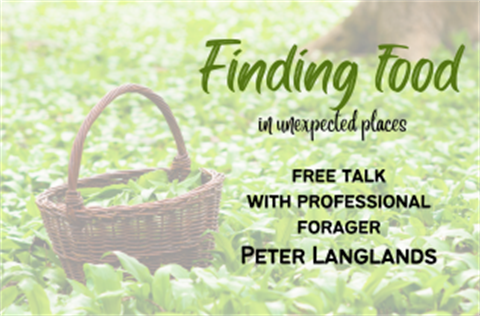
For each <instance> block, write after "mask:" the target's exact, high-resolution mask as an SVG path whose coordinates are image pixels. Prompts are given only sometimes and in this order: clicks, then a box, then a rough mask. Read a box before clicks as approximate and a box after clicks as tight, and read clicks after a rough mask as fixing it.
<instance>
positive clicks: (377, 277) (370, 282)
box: [362, 266, 390, 296]
mask: <svg viewBox="0 0 480 316" xmlns="http://www.w3.org/2000/svg"><path fill="white" fill-rule="evenodd" d="M389 269H390V267H389V266H379V267H375V270H373V272H372V274H371V275H370V277H368V279H367V282H365V285H364V286H363V288H362V291H363V292H364V293H365V295H367V296H370V295H372V293H373V292H374V291H375V289H376V288H377V286H378V285H379V284H380V282H381V281H382V280H383V278H384V277H385V275H386V274H387V272H388V270H389Z"/></svg>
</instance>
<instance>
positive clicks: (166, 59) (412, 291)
mask: <svg viewBox="0 0 480 316" xmlns="http://www.w3.org/2000/svg"><path fill="white" fill-rule="evenodd" d="M354 5H355V4H354V3H329V2H323V3H320V2H317V3H300V2H278V3H275V2H255V3H247V2H237V3H220V2H210V3H208V2H205V3H180V2H169V3H145V2H138V3H125V2H122V3H114V2H94V3H77V2H65V3H62V2H56V3H55V2H53V3H52V2H51V3H48V2H43V3H40V2H38V3H15V2H3V3H2V6H3V7H2V30H1V32H2V43H1V44H2V63H3V64H2V76H3V77H2V98H3V104H2V112H3V125H2V131H1V132H2V166H1V168H2V169H1V170H2V175H1V177H2V197H1V199H2V233H1V234H2V245H1V256H2V306H1V309H2V313H4V314H6V315H8V314H9V315H20V314H33V315H38V314H69V315H70V314H90V315H91V314H96V315H104V314H120V313H122V314H153V313H159V314H161V313H169V314H172V313H179V314H184V313H193V314H257V315H258V314H302V313H312V314H326V313H331V314H335V315H347V314H348V315H352V314H356V315H360V314H363V315H375V314H388V315H390V314H392V315H394V314H414V313H415V314H423V313H432V314H436V315H443V314H445V315H451V314H454V315H459V314H465V315H474V314H476V313H478V309H479V303H478V302H479V298H480V297H479V296H480V294H479V293H480V292H479V282H480V277H479V274H478V272H479V270H478V269H479V261H478V248H479V232H480V225H479V218H478V215H479V203H478V201H479V197H478V192H479V179H478V173H479V161H480V159H479V145H478V133H479V121H478V118H479V95H478V88H479V81H478V69H479V67H478V50H475V49H474V48H473V47H474V46H473V45H472V44H471V43H468V42H465V37H462V35H461V34H460V35H459V36H457V37H456V38H455V39H454V41H455V43H457V44H458V45H459V44H460V43H465V44H466V46H467V48H466V51H465V53H464V56H463V59H462V62H461V69H460V74H459V86H460V91H461V92H460V93H455V92H452V91H445V92H438V91H436V90H434V89H431V88H429V89H427V91H425V92H424V93H422V94H419V93H416V92H414V91H412V90H411V89H406V90H404V91H403V92H402V93H399V94H398V93H391V92H389V91H385V93H380V92H378V91H376V90H375V89H374V85H373V80H374V75H375V69H376V64H377V57H376V56H366V57H355V58H353V57H351V56H348V55H345V54H342V53H340V54H337V55H326V56H322V58H330V59H332V60H333V61H334V63H335V65H338V63H339V62H340V61H341V60H342V59H344V58H348V59H352V60H355V61H356V62H357V63H358V64H359V78H358V81H357V85H356V88H355V91H354V94H353V97H352V99H351V100H350V101H349V103H348V104H347V105H346V106H345V108H344V109H343V110H342V114H344V115H350V113H352V112H353V110H354V109H358V111H359V118H360V119H363V118H368V117H369V115H370V114H371V112H372V111H373V110H374V109H378V113H379V117H381V118H385V119H386V118H390V119H393V118H405V119H407V120H408V125H407V128H408V130H407V132H405V133H370V134H368V136H367V139H366V141H364V142H362V141H360V135H359V134H358V133H357V134H354V133H346V134H343V133H323V134H318V135H317V137H316V140H315V141H314V142H311V141H310V140H309V138H308V135H303V134H299V135H297V136H295V137H291V136H284V135H278V134H277V135H273V136H267V135H265V134H261V133H259V132H258V131H257V118H258V117H259V116H274V117H278V118H288V117H290V116H296V117H299V118H318V119H321V118H328V117H331V116H333V114H334V112H332V111H331V110H330V109H329V108H330V107H332V106H335V105H336V104H338V100H339V98H340V97H341V94H335V93H332V94H329V95H325V94H324V93H323V92H322V91H321V89H320V88H319V85H318V84H317V87H318V89H314V90H313V91H312V92H309V93H288V92H286V91H283V90H282V89H280V90H279V91H276V92H268V91H266V89H264V92H262V94H261V95H259V94H257V93H256V92H255V90H254V88H253V84H252V85H250V87H249V88H248V89H247V90H246V91H245V92H243V93H238V92H237V93H231V92H230V91H228V90H227V88H226V84H225V77H224V76H223V77H222V76H221V75H213V76H212V78H211V80H210V84H209V86H210V91H211V93H210V94H209V95H207V94H205V93H204V92H203V91H202V90H201V86H200V79H201V75H200V73H199V71H198V70H199V69H200V68H201V67H202V66H203V64H204V62H205V60H206V58H207V56H208V53H209V49H208V48H206V47H205V42H206V41H207V40H209V39H213V38H238V39H241V40H242V49H243V52H242V54H241V55H240V56H241V59H242V61H247V60H248V61H250V62H253V61H256V60H258V59H260V58H261V59H265V60H266V61H267V63H271V62H272V61H274V60H276V59H278V58H285V57H286V55H287V53H288V50H289V49H290V47H291V46H292V45H293V44H297V45H304V44H306V43H308V42H309V41H311V40H313V39H315V38H317V37H318V36H320V35H321V34H325V32H327V31H328V30H329V29H330V28H331V27H332V26H333V25H335V24H336V23H338V22H339V21H341V20H342V18H343V17H345V16H347V15H348V14H349V12H350V11H351V8H352V7H353V6H354ZM458 45H457V47H458ZM226 52H230V50H226ZM226 52H222V53H221V56H220V60H221V61H223V62H226V61H228V58H229V56H231V55H230V53H228V54H227V53H226ZM340 56H341V57H340ZM453 56H454V52H452V51H448V50H445V51H442V50H437V51H435V52H434V54H433V56H432V59H433V60H434V61H436V64H438V63H437V62H438V61H439V60H443V59H447V58H453ZM127 82H133V83H139V84H142V85H145V86H147V87H149V88H151V89H153V90H154V91H155V92H158V93H159V94H160V95H161V96H163V97H164V99H165V100H166V101H167V102H168V103H169V105H170V106H171V108H172V111H173V113H174V115H175V116H176V118H177V120H178V123H179V125H180V127H181V129H182V132H183V135H184V138H185V140H186V143H187V149H188V151H189V153H190V156H191V158H192V161H194V162H195V163H197V164H198V165H200V166H202V167H205V168H211V169H215V170H217V171H220V172H224V173H225V174H226V175H227V179H226V182H225V185H224V191H223V200H222V205H221V213H220V217H219V232H218V234H216V235H215V239H216V250H215V252H214V260H213V262H212V266H211V267H209V268H205V269H200V268H194V269H192V270H191V271H186V270H184V269H183V268H181V267H179V266H175V265H172V266H165V267H163V268H161V269H160V270H159V271H157V273H156V274H155V276H153V277H151V276H149V274H148V276H145V275H143V276H142V275H138V274H135V273H132V271H130V270H128V267H129V265H127V264H125V265H124V268H125V269H126V270H128V271H129V272H130V273H131V274H132V275H133V276H134V277H133V278H123V276H122V273H117V272H114V271H113V270H112V268H111V267H109V266H102V265H100V266H95V265H88V266H87V267H86V269H90V271H93V272H92V273H91V275H93V276H97V277H92V278H91V279H90V280H89V281H88V282H87V286H82V285H80V284H77V283H75V282H72V281H69V280H67V279H66V278H65V274H64V272H63V270H62V269H61V266H60V265H59V261H58V258H57V257H56V256H55V255H54V254H53V252H52V251H51V250H48V249H47V248H48V247H47V246H45V243H47V244H48V243H49V241H48V237H47V235H46V232H45V230H44V228H43V224H42V220H41V217H40V214H39V212H38V210H37V209H36V207H35V205H34V203H33V201H34V196H36V195H38V194H39V193H40V192H42V191H44V190H45V189H47V188H49V187H50V186H53V185H58V184H61V183H64V182H65V181H66V176H67V170H68V159H69V152H70V149H71V145H72V142H73V139H74V137H75V135H76V132H77V131H78V129H79V127H80V124H81V122H82V121H83V119H84V118H85V116H86V115H87V114H88V112H89V110H90V109H91V108H92V107H93V106H94V105H95V103H96V102H97V101H98V100H99V99H100V98H101V97H102V96H103V95H104V94H105V93H106V92H108V91H109V90H110V89H112V88H113V87H116V86H118V85H120V84H123V83H127ZM174 155H175V147H174V142H173V139H172V136H171V135H170V132H169V130H168V128H167V124H166V123H165V121H164V120H163V118H162V116H161V114H160V113H159V111H158V110H157V109H156V108H155V107H154V106H153V105H152V104H150V103H149V102H148V100H144V99H143V98H141V97H139V96H136V95H126V96H122V97H121V98H120V99H118V100H116V101H115V102H114V103H113V104H112V105H111V106H110V107H109V108H108V109H107V110H106V111H105V112H104V113H103V114H102V115H101V116H100V118H99V119H98V120H97V122H96V123H95V124H94V126H93V128H92V129H91V131H90V133H89V135H88V137H87V141H86V143H85V150H84V155H83V161H82V165H81V171H80V177H86V176H90V175H94V174H99V173H104V172H107V171H110V170H118V169H136V168H143V167H153V166H158V167H166V166H168V165H169V164H170V162H171V160H172V159H173V157H174ZM307 167H312V168H336V169H340V168H369V169H373V168H385V169H386V170H387V171H386V175H387V184H386V185H380V184H379V185H363V184H342V183H337V184H329V185H324V184H316V185H313V184H308V185H293V184H292V183H291V169H293V168H307ZM338 192H343V193H352V194H369V193H387V192H388V193H406V194H418V195H420V194H425V195H427V196H428V199H429V202H430V204H432V205H433V207H432V209H427V210H424V209H390V210H388V209H387V210H382V209H373V210H370V209H366V210H350V209H329V210H324V209H320V210H318V209H307V208H305V209H297V208H292V209H249V208H248V207H247V203H246V198H245V196H246V194H249V193H266V194H268V193H284V194H293V195H295V194H299V193H307V194H308V193H312V194H333V193H338ZM304 218H307V219H319V220H321V219H330V220H348V219H353V220H360V219H371V220H378V221H380V222H381V223H382V234H381V235H309V234H308V233H304V234H301V235H299V234H297V233H296V229H295V228H296V225H295V224H296V221H297V220H298V219H304ZM246 244H251V245H255V246H262V245H264V246H266V247H290V248H291V247H301V248H304V249H308V248H311V247H312V246H313V245H316V246H317V247H318V248H319V249H320V250H326V249H329V248H334V249H339V248H360V247H363V248H367V249H368V248H374V249H376V250H378V251H380V252H381V251H382V249H385V248H387V247H388V248H390V249H395V248H396V247H399V248H402V247H411V248H422V249H426V248H435V249H437V251H438V258H439V260H438V262H437V264H435V265H433V266H426V265H419V266H415V265H409V266H406V265H398V266H391V265H385V266H378V267H376V266H370V265H365V266H359V265H338V266H335V265H328V266H313V265H312V264H306V265H296V266H295V265H259V266H256V265H255V264H254V263H247V264H245V265H242V264H241V259H240V247H241V246H242V245H246ZM125 260H127V259H125ZM130 260H131V259H130ZM132 262H133V263H132ZM132 262H130V263H131V264H133V265H134V266H138V267H140V265H139V264H138V263H135V262H134V261H132ZM130 267H131V265H130ZM139 269H140V270H142V269H141V268H139ZM170 275H171V276H172V277H171V278H170V277H169V276H170ZM105 284H109V285H108V286H104V285H105Z"/></svg>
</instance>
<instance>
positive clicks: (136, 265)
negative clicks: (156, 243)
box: [113, 251, 152, 284]
mask: <svg viewBox="0 0 480 316" xmlns="http://www.w3.org/2000/svg"><path fill="white" fill-rule="evenodd" d="M113 253H114V254H115V255H116V256H117V258H118V260H120V263H121V264H122V267H123V268H124V269H125V270H126V271H127V272H128V273H130V274H131V275H133V277H134V278H135V279H137V280H138V281H140V282H144V283H148V284H151V282H152V275H151V274H150V270H148V268H147V267H146V266H145V265H143V264H142V263H140V262H139V261H138V260H137V259H135V258H133V257H130V256H129V255H127V254H125V253H123V252H121V251H113Z"/></svg>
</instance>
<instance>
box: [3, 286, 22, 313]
mask: <svg viewBox="0 0 480 316" xmlns="http://www.w3.org/2000/svg"><path fill="white" fill-rule="evenodd" d="M18 294H19V293H18V290H17V287H16V286H9V287H6V288H4V289H3V290H2V292H1V299H2V300H1V302H2V306H1V309H0V310H4V309H5V308H7V307H8V306H10V305H11V304H12V303H13V302H14V301H15V299H16V298H17V296H18Z"/></svg>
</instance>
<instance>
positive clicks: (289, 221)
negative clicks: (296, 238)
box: [275, 217, 296, 246]
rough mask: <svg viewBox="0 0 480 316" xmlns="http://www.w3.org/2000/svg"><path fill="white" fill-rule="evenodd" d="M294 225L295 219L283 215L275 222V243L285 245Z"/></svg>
mask: <svg viewBox="0 0 480 316" xmlns="http://www.w3.org/2000/svg"><path fill="white" fill-rule="evenodd" d="M295 225H296V223H295V220H294V219H293V218H291V217H284V218H282V219H281V220H280V221H279V222H278V223H277V225H276V226H275V242H276V244H277V245H279V246H286V245H287V242H288V240H289V239H290V235H291V234H292V230H293V227H294V226H295Z"/></svg>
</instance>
